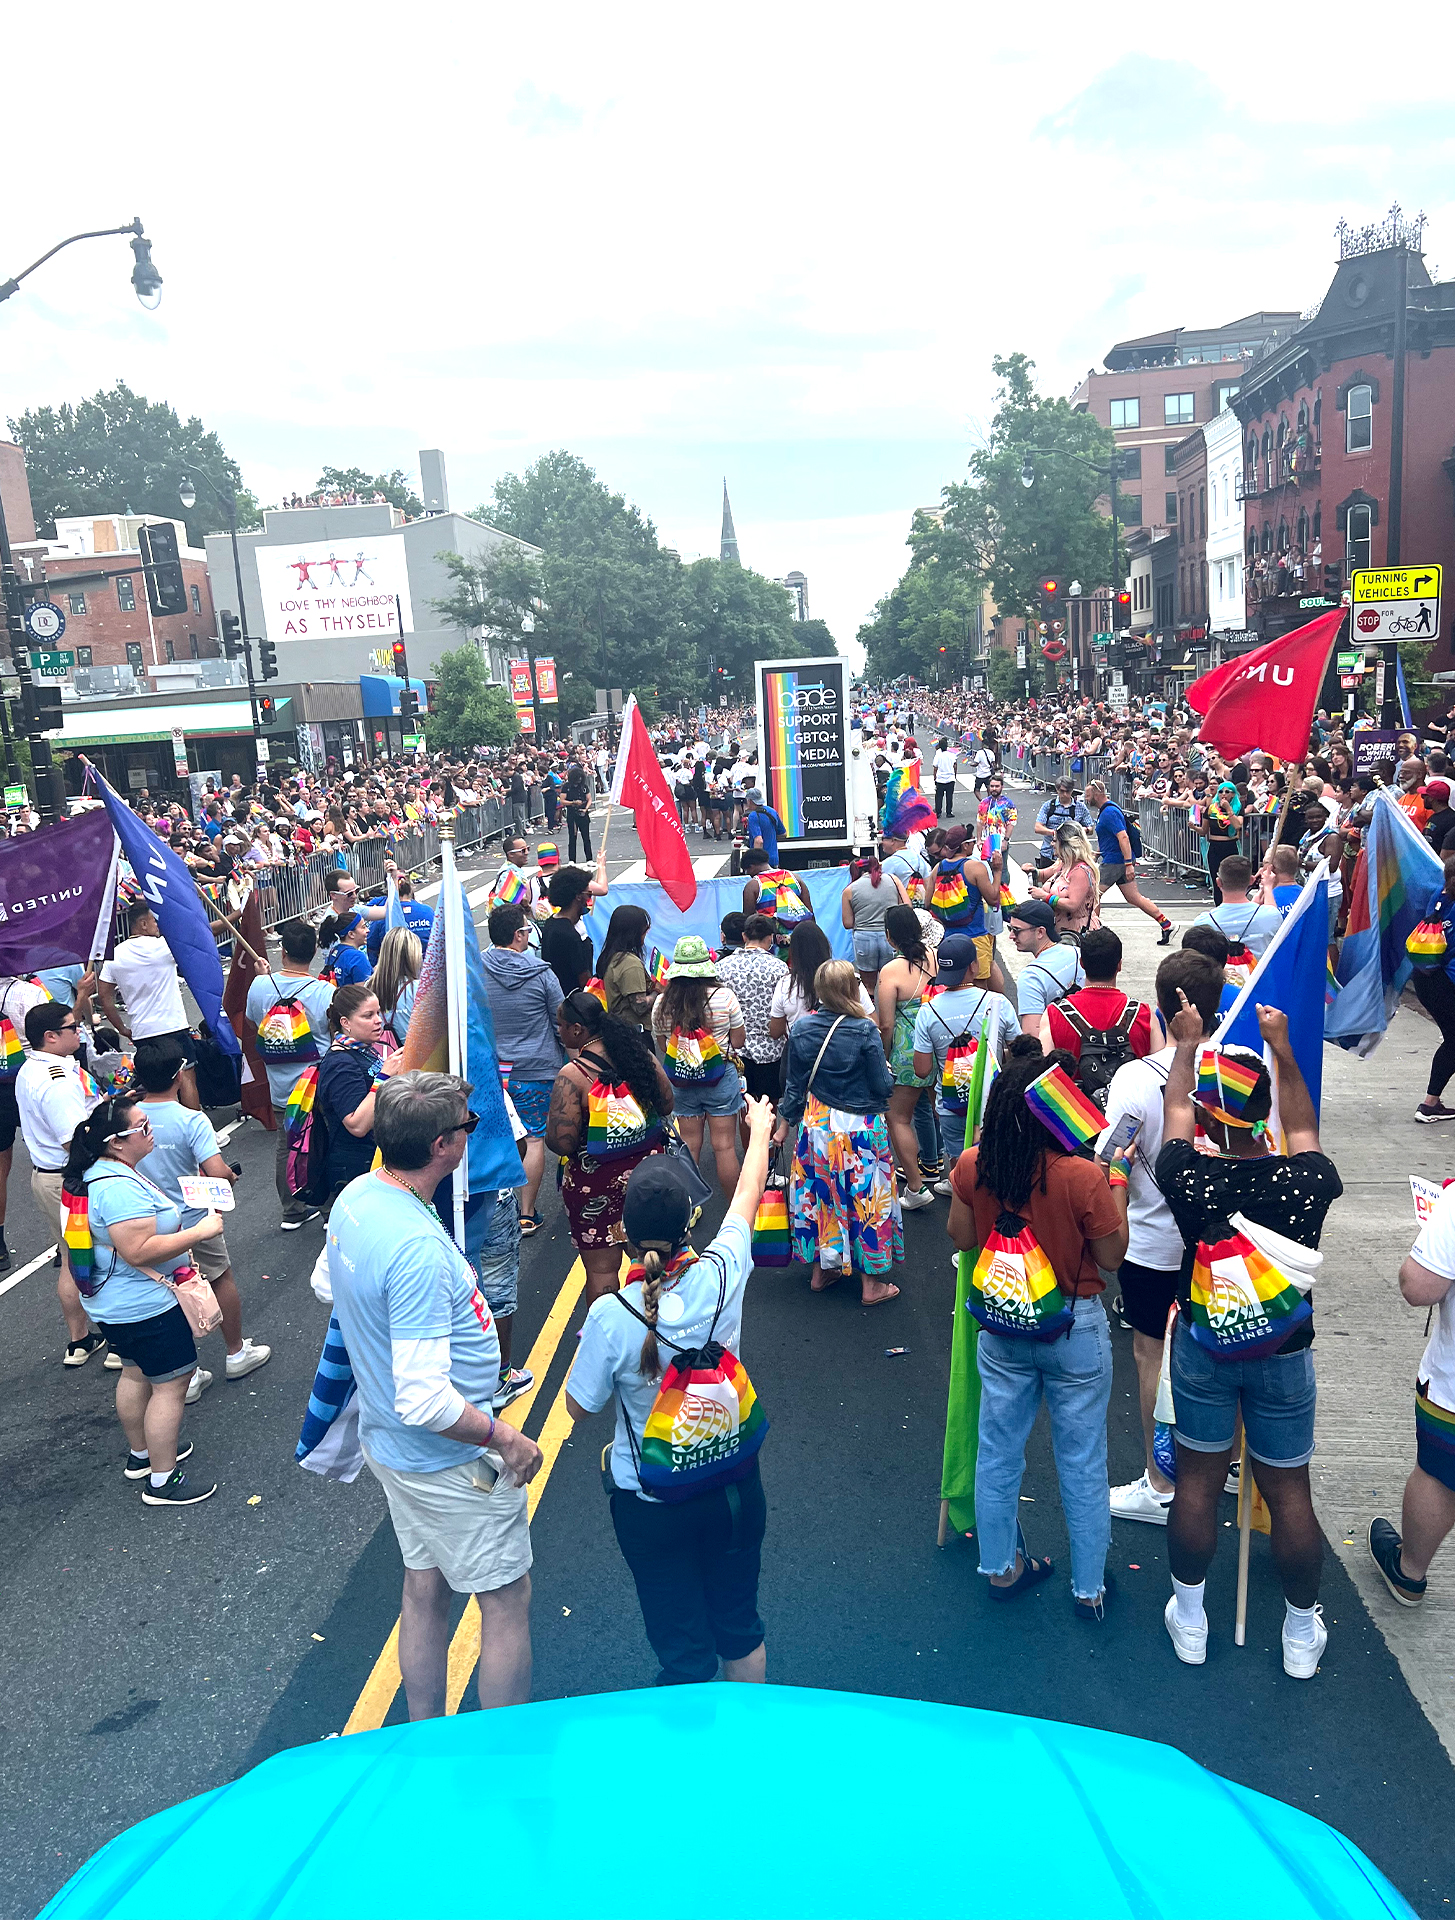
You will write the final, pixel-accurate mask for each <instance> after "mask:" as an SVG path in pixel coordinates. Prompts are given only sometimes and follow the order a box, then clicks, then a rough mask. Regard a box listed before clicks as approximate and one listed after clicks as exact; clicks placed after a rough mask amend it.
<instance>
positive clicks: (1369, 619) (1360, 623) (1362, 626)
mask: <svg viewBox="0 0 1455 1920" xmlns="http://www.w3.org/2000/svg"><path fill="white" fill-rule="evenodd" d="M1354 624H1355V626H1356V627H1358V629H1359V631H1360V632H1361V633H1378V631H1379V615H1378V614H1377V613H1376V612H1375V610H1374V608H1373V607H1365V609H1364V611H1363V612H1362V613H1361V614H1359V615H1358V616H1357V618H1356V619H1355V621H1354Z"/></svg>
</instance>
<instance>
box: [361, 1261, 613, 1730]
mask: <svg viewBox="0 0 1455 1920" xmlns="http://www.w3.org/2000/svg"><path fill="white" fill-rule="evenodd" d="M585 1285H586V1269H585V1267H584V1266H583V1265H582V1264H581V1261H580V1260H579V1259H578V1260H577V1261H576V1262H575V1264H574V1265H573V1266H572V1268H571V1271H570V1272H569V1273H568V1274H567V1275H566V1278H565V1281H564V1283H563V1285H562V1287H561V1291H560V1292H559V1293H558V1294H557V1295H556V1298H555V1301H554V1303H553V1304H552V1307H551V1310H550V1312H549V1313H548V1314H547V1315H546V1323H545V1325H544V1326H543V1327H542V1328H541V1330H540V1333H539V1334H538V1335H537V1336H536V1342H535V1345H534V1346H533V1347H532V1348H531V1350H530V1357H529V1359H527V1361H526V1366H527V1367H528V1368H529V1369H530V1371H531V1372H532V1373H533V1374H534V1375H535V1385H534V1386H533V1387H531V1388H530V1390H529V1391H528V1392H526V1393H523V1394H522V1395H521V1396H520V1398H519V1399H518V1400H513V1401H512V1402H511V1404H510V1409H509V1424H510V1425H511V1426H513V1427H519V1428H521V1429H524V1427H525V1424H526V1421H527V1420H528V1419H529V1418H530V1415H531V1411H532V1409H533V1408H534V1406H535V1401H536V1395H537V1394H538V1393H539V1392H540V1390H541V1386H542V1384H543V1382H544V1381H545V1379H546V1376H547V1375H548V1374H549V1372H550V1370H551V1367H552V1365H553V1363H554V1361H555V1358H556V1350H557V1348H558V1347H559V1346H560V1344H561V1340H562V1337H563V1336H564V1334H565V1331H566V1329H567V1327H568V1326H569V1325H570V1324H571V1316H572V1314H574V1313H575V1311H576V1303H577V1301H578V1300H579V1299H580V1298H581V1291H582V1289H583V1288H584V1286H585ZM571 1426H572V1421H571V1416H570V1414H569V1413H568V1412H567V1411H566V1383H565V1381H564V1380H563V1381H562V1382H561V1385H560V1388H559V1389H558V1391H557V1393H556V1397H555V1399H554V1400H553V1401H552V1402H551V1410H550V1412H549V1413H548V1414H547V1415H546V1420H545V1425H544V1426H543V1427H542V1428H541V1431H540V1435H539V1439H538V1443H537V1444H538V1445H539V1447H540V1450H541V1454H542V1456H543V1457H542V1460H541V1470H540V1472H539V1473H538V1474H537V1475H536V1477H535V1479H534V1480H532V1481H531V1483H530V1491H529V1493H528V1495H527V1507H526V1512H527V1515H528V1517H529V1518H530V1519H531V1520H534V1519H535V1516H536V1508H537V1507H538V1506H539V1505H540V1503H541V1495H542V1494H543V1493H544V1492H545V1490H546V1483H547V1481H548V1480H549V1479H550V1477H551V1470H552V1468H553V1467H554V1466H555V1464H556V1456H557V1455H558V1454H559V1453H560V1451H561V1448H562V1447H563V1446H564V1445H565V1442H566V1440H567V1438H568V1437H569V1435H570V1432H571ZM479 1657H480V1609H479V1607H478V1606H477V1605H476V1603H475V1599H474V1596H473V1595H472V1596H471V1598H470V1601H469V1603H468V1605H467V1606H466V1608H465V1611H464V1613H463V1615H462V1616H461V1619H460V1624H459V1626H457V1627H456V1628H455V1634H454V1638H453V1639H452V1640H451V1642H450V1657H449V1668H448V1672H447V1677H446V1681H445V1695H446V1709H445V1710H446V1712H448V1713H454V1712H456V1711H457V1710H458V1708H459V1705H460V1702H461V1700H462V1699H463V1698H464V1695H465V1689H466V1687H467V1686H468V1685H469V1684H470V1675H471V1674H472V1673H473V1672H474V1671H475V1664H476V1662H477V1661H478V1659H479ZM400 1685H401V1678H400V1673H399V1622H398V1621H397V1620H396V1621H395V1622H394V1627H393V1630H392V1631H391V1633H390V1635H389V1638H388V1639H387V1640H386V1641H385V1642H384V1648H383V1651H382V1652H381V1653H380V1655H379V1658H378V1659H377V1660H376V1661H375V1662H374V1669H373V1672H372V1673H371V1674H370V1675H369V1677H368V1679H367V1680H366V1681H365V1682H364V1686H363V1691H362V1692H361V1693H360V1695H359V1697H358V1699H357V1700H356V1701H355V1702H354V1710H353V1712H352V1713H351V1714H350V1715H349V1717H348V1720H347V1721H346V1723H345V1725H344V1732H345V1733H368V1732H372V1731H373V1729H375V1728H376V1727H382V1726H383V1724H384V1722H385V1720H386V1719H387V1718H388V1715H389V1710H390V1708H391V1707H392V1706H393V1704H394V1697H395V1695H396V1694H397V1693H398V1691H399V1688H400Z"/></svg>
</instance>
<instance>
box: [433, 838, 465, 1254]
mask: <svg viewBox="0 0 1455 1920" xmlns="http://www.w3.org/2000/svg"><path fill="white" fill-rule="evenodd" d="M465 910H466V909H465V900H464V895H463V893H462V892H461V889H460V883H459V879H458V876H457V875H456V872H455V818H454V815H453V814H449V815H447V816H446V817H445V818H444V819H442V820H441V821H440V912H441V913H443V914H444V916H445V1029H446V1033H447V1036H448V1042H449V1061H450V1072H451V1073H454V1074H458V1075H459V1076H460V1077H461V1078H462V1079H463V1078H464V1077H465V1019H464V1011H465V929H464V926H463V924H462V922H461V919H460V915H461V914H462V913H463V912H464V911H465ZM469 1159H470V1152H469V1146H468V1143H467V1145H466V1149H465V1156H464V1158H463V1159H462V1160H461V1162H460V1164H459V1166H457V1167H456V1168H455V1172H454V1180H453V1187H454V1202H455V1208H454V1220H455V1245H456V1246H457V1247H458V1248H459V1249H460V1251H461V1252H463V1251H464V1248H465V1193H466V1190H467V1186H468V1182H469V1174H468V1172H467V1171H466V1169H467V1167H468V1165H469Z"/></svg>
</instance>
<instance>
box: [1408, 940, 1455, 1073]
mask: <svg viewBox="0 0 1455 1920" xmlns="http://www.w3.org/2000/svg"><path fill="white" fill-rule="evenodd" d="M1414 986H1415V993H1416V995H1417V997H1418V999H1419V1003H1420V1005H1421V1006H1422V1007H1423V1008H1424V1010H1425V1012H1426V1013H1427V1014H1429V1016H1430V1018H1431V1019H1432V1020H1433V1021H1434V1023H1435V1025H1436V1026H1437V1027H1438V1028H1439V1029H1440V1044H1439V1046H1438V1047H1436V1049H1435V1057H1434V1059H1433V1060H1432V1061H1431V1062H1430V1084H1429V1087H1428V1088H1427V1089H1426V1094H1427V1097H1428V1098H1429V1099H1431V1100H1438V1099H1439V1097H1440V1095H1441V1094H1442V1093H1443V1092H1444V1091H1445V1088H1446V1087H1447V1086H1448V1084H1449V1081H1450V1076H1451V1074H1452V1073H1455V980H1452V979H1451V978H1450V976H1449V974H1447V973H1446V971H1445V969H1444V968H1443V967H1441V968H1440V970H1439V972H1438V973H1417V974H1416V975H1415V976H1414Z"/></svg>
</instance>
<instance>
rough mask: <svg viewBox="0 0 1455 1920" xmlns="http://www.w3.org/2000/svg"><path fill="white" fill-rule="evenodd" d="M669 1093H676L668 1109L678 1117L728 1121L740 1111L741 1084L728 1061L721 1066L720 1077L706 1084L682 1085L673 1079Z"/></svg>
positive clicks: (736, 1071) (741, 1098) (741, 1106)
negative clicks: (710, 1083) (703, 1085)
mask: <svg viewBox="0 0 1455 1920" xmlns="http://www.w3.org/2000/svg"><path fill="white" fill-rule="evenodd" d="M672 1092H673V1093H674V1095H675V1096H676V1098H675V1100H674V1103H673V1107H672V1111H673V1113H674V1114H675V1115H676V1117H677V1118H678V1119H679V1120H681V1119H683V1118H684V1117H685V1118H686V1119H688V1120H695V1119H697V1118H699V1117H700V1116H706V1117H707V1118H709V1119H713V1120H730V1119H732V1118H734V1116H735V1115H737V1114H739V1113H741V1112H742V1110H743V1083H742V1080H741V1078H740V1077H739V1074H738V1070H737V1068H736V1067H735V1066H734V1065H733V1064H732V1062H731V1061H729V1062H728V1064H727V1065H726V1066H725V1067H724V1068H723V1070H722V1078H721V1079H719V1080H714V1081H713V1083H712V1085H711V1086H710V1087H700V1086H699V1087H684V1086H680V1085H679V1084H678V1083H677V1081H675V1080H674V1081H673V1082H672Z"/></svg>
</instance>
